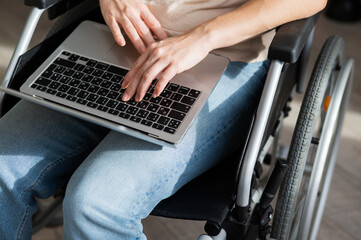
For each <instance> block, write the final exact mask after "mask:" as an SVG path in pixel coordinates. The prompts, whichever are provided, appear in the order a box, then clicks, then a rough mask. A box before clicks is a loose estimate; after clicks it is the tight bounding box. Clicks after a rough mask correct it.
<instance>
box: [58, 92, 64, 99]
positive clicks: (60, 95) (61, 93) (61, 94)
mask: <svg viewBox="0 0 361 240" xmlns="http://www.w3.org/2000/svg"><path fill="white" fill-rule="evenodd" d="M56 96H58V97H61V98H65V97H66V96H67V95H66V94H65V93H63V92H58V93H57V94H56Z"/></svg>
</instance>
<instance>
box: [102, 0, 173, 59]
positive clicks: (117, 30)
mask: <svg viewBox="0 0 361 240" xmlns="http://www.w3.org/2000/svg"><path fill="white" fill-rule="evenodd" d="M99 4H100V9H101V11H102V14H103V17H104V20H105V22H106V23H107V25H108V26H109V28H110V29H111V31H112V33H113V36H114V39H115V41H116V42H117V43H118V44H119V45H120V46H124V45H125V43H126V42H125V39H124V37H123V35H122V33H121V28H123V29H124V32H125V33H126V34H127V36H128V37H129V39H130V40H131V41H132V43H133V45H134V46H135V48H136V49H137V50H138V52H139V53H140V54H142V53H143V52H144V51H145V49H146V48H147V47H148V46H149V45H150V44H152V43H154V42H155V39H154V37H153V34H154V36H155V37H156V38H157V39H159V40H163V39H165V38H167V35H166V33H165V32H164V30H163V28H162V26H161V25H160V23H159V21H158V20H157V19H156V18H155V17H154V15H153V14H152V13H151V12H150V10H149V8H148V6H147V5H145V4H144V3H142V2H141V1H139V0H99Z"/></svg>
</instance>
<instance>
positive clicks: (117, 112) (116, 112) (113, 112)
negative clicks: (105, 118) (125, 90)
mask: <svg viewBox="0 0 361 240" xmlns="http://www.w3.org/2000/svg"><path fill="white" fill-rule="evenodd" d="M108 113H110V114H112V115H118V114H119V113H120V112H119V111H117V110H114V109H109V111H108Z"/></svg>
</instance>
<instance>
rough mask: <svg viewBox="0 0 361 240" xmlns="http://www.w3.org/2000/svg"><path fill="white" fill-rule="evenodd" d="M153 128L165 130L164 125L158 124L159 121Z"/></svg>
mask: <svg viewBox="0 0 361 240" xmlns="http://www.w3.org/2000/svg"><path fill="white" fill-rule="evenodd" d="M152 128H155V129H158V130H163V128H164V126H162V125H160V124H158V123H154V124H153V126H152Z"/></svg>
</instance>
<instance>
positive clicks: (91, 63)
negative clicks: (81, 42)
mask: <svg viewBox="0 0 361 240" xmlns="http://www.w3.org/2000/svg"><path fill="white" fill-rule="evenodd" d="M97 63H98V62H97V61H95V60H93V59H90V60H89V61H88V62H87V63H86V65H87V66H90V67H95V65H97Z"/></svg>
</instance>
